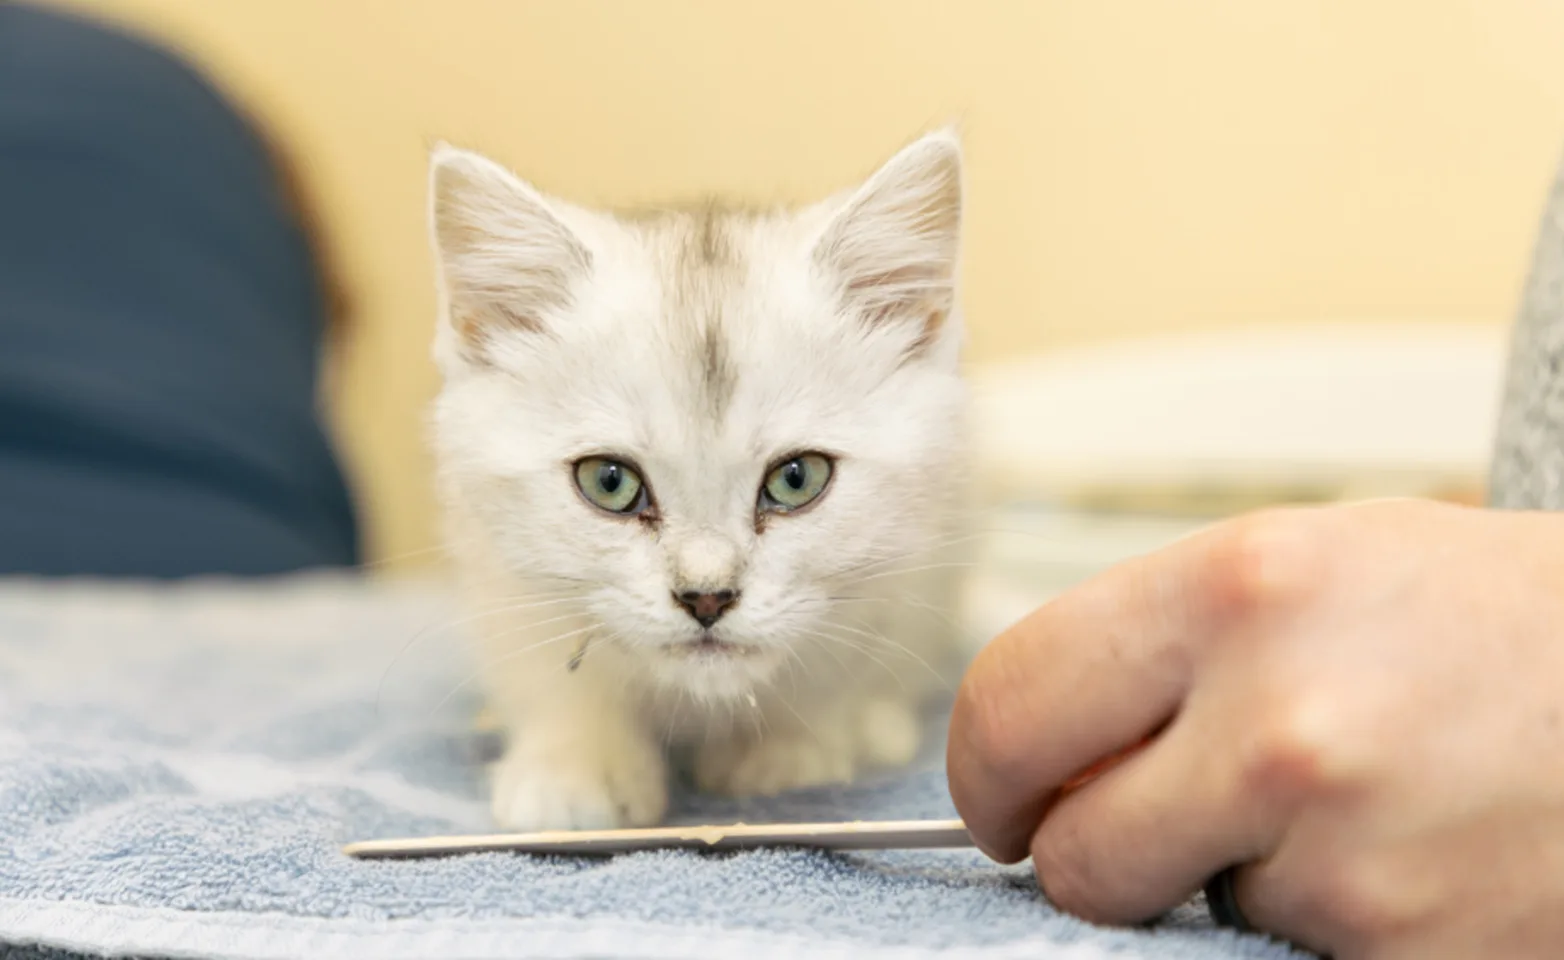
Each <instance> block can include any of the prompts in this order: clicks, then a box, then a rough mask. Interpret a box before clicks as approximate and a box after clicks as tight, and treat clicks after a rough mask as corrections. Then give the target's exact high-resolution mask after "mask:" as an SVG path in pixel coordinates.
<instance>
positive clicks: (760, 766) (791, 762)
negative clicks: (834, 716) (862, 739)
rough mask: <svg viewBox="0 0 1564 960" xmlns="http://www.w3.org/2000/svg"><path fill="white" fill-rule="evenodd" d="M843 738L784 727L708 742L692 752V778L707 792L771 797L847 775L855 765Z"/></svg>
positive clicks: (842, 779) (848, 777)
mask: <svg viewBox="0 0 1564 960" xmlns="http://www.w3.org/2000/svg"><path fill="white" fill-rule="evenodd" d="M853 753H854V751H853V745H852V743H851V742H850V741H849V740H847V739H846V738H842V737H829V738H827V739H821V738H819V737H816V736H814V735H813V734H810V733H807V732H786V733H777V734H773V735H770V736H767V737H765V738H763V739H760V740H728V741H713V742H712V743H709V744H706V745H705V746H703V747H702V748H701V750H700V752H699V753H697V754H696V757H695V782H696V784H697V785H698V786H699V787H700V788H701V789H702V790H706V791H709V792H712V793H725V794H728V795H730V796H736V797H743V796H774V795H776V794H779V793H783V792H785V791H788V790H796V789H799V788H802V787H817V786H822V785H824V784H828V783H847V782H849V781H851V780H852V778H853V772H854V768H855V766H856V764H855V763H854V756H853Z"/></svg>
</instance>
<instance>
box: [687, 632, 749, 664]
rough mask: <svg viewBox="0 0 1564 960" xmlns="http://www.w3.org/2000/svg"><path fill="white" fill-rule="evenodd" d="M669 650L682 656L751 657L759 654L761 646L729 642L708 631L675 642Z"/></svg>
mask: <svg viewBox="0 0 1564 960" xmlns="http://www.w3.org/2000/svg"><path fill="white" fill-rule="evenodd" d="M668 651H669V652H670V653H672V654H674V655H676V656H680V657H701V658H708V657H709V658H717V657H750V656H754V655H755V654H758V653H759V652H760V648H759V647H754V646H750V645H748V644H739V643H729V642H728V641H726V640H721V639H719V638H717V637H715V636H713V635H711V634H709V633H707V634H702V635H701V636H699V637H696V638H695V639H694V640H686V641H685V642H683V643H676V644H673V645H672V646H670V647H668Z"/></svg>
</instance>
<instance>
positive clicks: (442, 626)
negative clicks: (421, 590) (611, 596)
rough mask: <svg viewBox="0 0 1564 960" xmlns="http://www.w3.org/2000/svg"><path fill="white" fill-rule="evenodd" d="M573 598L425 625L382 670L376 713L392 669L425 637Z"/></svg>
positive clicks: (377, 692)
mask: <svg viewBox="0 0 1564 960" xmlns="http://www.w3.org/2000/svg"><path fill="white" fill-rule="evenodd" d="M572 599H575V598H573V597H554V598H551V599H548V600H542V601H539V602H537V603H523V604H516V603H512V604H511V605H510V606H504V607H500V608H498V609H490V610H480V611H478V612H477V613H473V614H470V615H468V616H465V617H458V618H457V619H455V620H447V621H444V622H442V623H438V624H432V625H430V626H426V627H423V628H422V629H420V630H418V632H416V633H414V634H413V635H412V636H411V637H409V638H408V640H407V642H406V643H404V644H402V648H401V649H400V650H398V651H397V652H396V654H395V656H393V657H392V658H391V662H390V663H388V664H386V667H385V669H384V670H382V671H381V672H380V680H379V682H377V683H376V684H375V715H376V716H379V714H380V704H381V701H382V699H383V698H384V696H385V689H386V681H387V680H388V679H390V677H391V671H392V670H394V669H395V668H396V665H397V664H398V663H400V662H401V661H402V658H403V657H405V656H407V653H408V651H409V650H411V649H413V647H414V646H415V645H416V644H417V643H419V642H420V641H421V640H422V639H424V638H425V637H427V636H432V635H435V634H439V633H443V632H445V631H447V630H451V629H454V628H456V627H460V626H463V625H465V624H468V623H472V622H473V621H475V620H483V619H485V618H488V617H494V616H499V615H501V614H505V613H519V612H521V611H523V610H530V609H533V608H536V607H546V606H552V605H554V604H557V603H565V602H568V601H570V600H572ZM543 622H544V623H548V622H550V621H547V620H545V621H543Z"/></svg>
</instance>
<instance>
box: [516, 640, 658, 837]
mask: <svg viewBox="0 0 1564 960" xmlns="http://www.w3.org/2000/svg"><path fill="white" fill-rule="evenodd" d="M517 659H524V658H517ZM532 659H533V660H534V662H533V663H530V664H516V663H514V661H511V662H507V663H506V664H505V666H506V667H507V668H510V669H507V670H506V671H505V673H504V674H502V675H501V676H500V677H498V678H495V681H496V682H493V683H491V687H492V688H493V689H494V691H495V698H496V703H495V706H496V708H497V709H498V710H499V711H500V712H501V713H502V714H503V715H504V716H505V718H506V727H507V730H508V743H507V746H506V750H505V754H504V756H503V757H502V758H501V759H500V761H499V762H498V763H497V764H495V766H494V769H493V771H492V775H493V796H492V804H493V813H494V819H495V821H496V822H497V823H498V824H499V826H500V827H501V828H503V829H507V830H517V831H533V830H585V829H613V828H618V827H641V826H650V825H653V824H655V823H657V822H658V821H660V820H661V819H662V817H663V814H664V812H665V811H666V810H667V806H668V785H667V762H666V759H665V757H664V754H663V751H662V749H661V748H660V746H659V745H658V744H657V743H656V742H655V741H654V740H653V738H652V737H651V735H650V732H649V731H648V730H647V728H646V725H645V723H644V722H643V721H642V719H641V718H640V717H639V716H638V715H637V714H636V713H635V712H634V710H633V709H632V708H631V706H630V705H629V704H628V703H627V700H629V701H631V702H633V700H634V697H633V696H632V697H628V698H627V697H626V691H625V689H624V687H623V679H622V677H620V676H618V675H616V673H615V671H613V670H612V669H611V665H610V664H605V663H603V662H602V661H603V660H605V659H608V656H607V651H602V652H600V654H599V656H598V658H597V660H595V661H594V659H593V657H592V656H590V655H589V656H588V657H587V658H586V661H585V662H583V663H582V664H581V665H580V668H579V669H578V670H575V671H570V670H567V669H566V662H567V660H568V652H567V654H566V655H565V656H563V657H562V656H558V655H553V656H550V657H548V658H547V659H544V658H543V657H536V658H532Z"/></svg>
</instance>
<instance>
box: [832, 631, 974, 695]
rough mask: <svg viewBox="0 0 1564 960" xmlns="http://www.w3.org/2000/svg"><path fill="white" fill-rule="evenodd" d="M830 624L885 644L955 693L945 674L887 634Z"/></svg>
mask: <svg viewBox="0 0 1564 960" xmlns="http://www.w3.org/2000/svg"><path fill="white" fill-rule="evenodd" d="M828 622H830V624H831V626H834V627H836V628H837V629H839V630H847V631H849V632H851V633H855V634H859V635H861V636H864V637H867V638H869V639H870V640H873V641H876V642H879V643H882V644H884V645H885V646H886V647H887V648H888V649H890V650H892V651H895V652H896V653H900V654H903V655H905V656H907V657H909V658H910V659H912V660H913V661H914V662H916V663H917V664H918V665H919V666H921V667H922V668H923V669H925V670H927V671H928V672H929V675H930V676H932V677H933V678H934V679H935V680H936V681H938V683H939V685H940V686H942V687H944V688H945V690H946V692H947V693H954V692H955V690H953V689H952V688H951V686H950V681H949V680H948V679H947V678H946V677H945V676H944V675H943V674H941V673H940V672H939V671H938V670H936V669H934V667H933V665H932V664H930V663H929V662H928V661H927V660H925V659H924V658H923V657H921V656H919V655H918V653H917V651H915V650H913V649H912V648H911V647H909V646H907V645H906V644H904V643H898V642H897V641H895V640H892V639H891V638H890V637H887V636H886V635H885V634H883V633H880V632H878V631H873V632H871V631H868V630H859V629H858V628H856V627H851V626H848V625H847V624H845V623H839V622H831V621H828ZM860 622H862V621H860ZM864 626H868V624H864Z"/></svg>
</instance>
